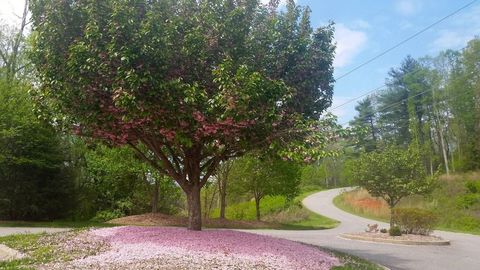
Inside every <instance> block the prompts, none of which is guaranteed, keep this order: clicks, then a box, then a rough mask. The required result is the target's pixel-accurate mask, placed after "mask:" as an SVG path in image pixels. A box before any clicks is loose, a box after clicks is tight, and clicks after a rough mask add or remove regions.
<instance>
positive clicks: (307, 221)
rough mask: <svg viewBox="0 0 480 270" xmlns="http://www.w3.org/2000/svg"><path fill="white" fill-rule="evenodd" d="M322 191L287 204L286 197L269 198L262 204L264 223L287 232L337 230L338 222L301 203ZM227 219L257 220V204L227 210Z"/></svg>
mask: <svg viewBox="0 0 480 270" xmlns="http://www.w3.org/2000/svg"><path fill="white" fill-rule="evenodd" d="M318 191H320V190H315V191H312V190H310V191H307V192H303V193H301V194H300V195H299V196H297V197H296V198H295V199H293V200H292V201H291V202H289V203H287V201H286V199H285V197H282V196H267V197H265V198H264V199H262V200H261V202H260V213H261V218H262V220H263V221H268V222H271V223H276V224H280V226H279V227H280V229H285V230H322V229H331V228H335V227H336V226H338V224H340V223H339V222H338V221H336V220H333V219H330V218H328V217H324V216H321V215H318V214H316V213H313V212H311V211H310V210H308V209H306V208H304V207H303V206H302V205H301V202H302V200H303V199H304V198H306V197H307V196H309V195H311V194H314V193H316V192H318ZM219 212H220V210H219V209H215V210H214V211H213V213H212V215H211V217H212V218H217V217H218V216H219ZM225 213H226V218H227V219H231V220H245V221H254V220H256V211H255V202H254V201H248V202H242V203H238V204H234V205H229V206H227V208H226V211H225Z"/></svg>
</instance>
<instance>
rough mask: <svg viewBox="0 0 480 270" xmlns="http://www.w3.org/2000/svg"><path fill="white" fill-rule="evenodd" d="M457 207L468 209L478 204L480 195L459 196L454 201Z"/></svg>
mask: <svg viewBox="0 0 480 270" xmlns="http://www.w3.org/2000/svg"><path fill="white" fill-rule="evenodd" d="M456 203H457V207H458V208H461V209H469V208H471V207H472V206H474V205H475V204H477V203H480V194H476V193H473V194H472V193H469V194H465V195H463V196H460V197H458V198H457V200H456Z"/></svg>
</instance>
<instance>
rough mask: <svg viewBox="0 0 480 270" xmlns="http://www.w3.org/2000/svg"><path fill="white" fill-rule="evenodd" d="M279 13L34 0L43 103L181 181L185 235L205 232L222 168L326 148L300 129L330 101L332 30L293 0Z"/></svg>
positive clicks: (199, 4) (138, 0)
mask: <svg viewBox="0 0 480 270" xmlns="http://www.w3.org/2000/svg"><path fill="white" fill-rule="evenodd" d="M277 6H278V1H272V2H271V4H270V7H267V6H264V5H261V4H259V1H231V0H202V1H190V0H181V1H172V0H162V1H147V0H108V1H73V0H67V1H65V0H36V1H33V0H32V5H31V11H32V18H33V31H34V34H33V37H34V41H33V47H34V48H33V50H32V60H33V62H34V64H35V65H36V70H37V73H38V74H39V79H40V80H41V83H42V85H41V89H40V94H39V97H40V98H39V100H40V102H46V100H48V102H47V103H48V104H49V105H50V107H53V108H58V109H59V111H60V113H61V114H62V115H67V116H68V117H69V119H68V120H69V121H70V122H69V123H71V125H73V126H74V127H75V129H76V130H77V132H78V133H79V134H82V135H83V136H93V137H97V138H102V139H104V140H105V141H107V142H109V143H111V144H113V145H124V144H128V145H130V146H131V147H132V148H133V149H135V150H136V151H137V152H138V154H140V155H142V156H143V158H144V159H145V161H146V162H148V163H150V165H151V166H153V167H155V168H156V169H157V170H158V171H159V172H160V173H161V174H166V175H169V176H170V177H172V178H173V179H175V181H176V182H177V183H178V185H179V186H180V187H181V188H182V189H183V191H184V192H185V193H186V194H187V198H188V212H189V224H188V228H189V229H192V230H200V229H201V207H200V189H201V188H202V187H203V186H204V185H205V183H207V181H208V179H209V177H210V176H211V175H212V174H213V173H214V172H215V170H216V168H217V166H218V164H219V163H220V162H222V161H225V160H228V159H230V158H232V157H235V156H241V155H243V154H244V153H245V152H246V151H248V150H252V149H264V148H267V147H280V146H284V145H285V144H287V143H289V142H291V141H292V140H297V141H298V142H305V143H308V144H312V143H313V141H312V140H313V139H315V141H317V142H318V143H320V145H321V144H325V140H324V138H323V137H322V135H321V134H320V135H319V134H318V133H315V134H314V135H313V137H312V139H310V140H305V136H308V135H309V134H310V133H308V132H306V131H305V128H304V127H307V125H306V124H305V121H306V120H311V119H314V120H316V119H318V117H319V116H320V115H321V114H322V112H324V110H325V109H326V108H327V107H328V106H329V105H330V104H331V96H332V89H333V87H332V83H333V77H332V73H333V66H332V62H333V52H334V48H335V47H334V45H333V42H332V39H333V28H332V26H331V25H329V26H326V27H321V28H319V29H317V30H315V31H314V30H313V29H312V28H311V26H310V23H309V10H308V8H301V7H299V6H297V5H296V4H295V2H294V1H293V0H290V1H288V3H287V7H286V10H285V11H284V12H280V13H278V12H277V11H276V10H277ZM142 145H143V146H142ZM299 147H300V146H299V144H298V143H297V144H295V148H294V149H297V151H296V154H298V152H299V151H298V149H299ZM301 149H304V150H305V151H307V150H308V149H309V148H307V147H305V148H301ZM302 152H303V151H302ZM311 153H312V154H322V153H323V152H322V151H318V150H311ZM150 154H151V155H150Z"/></svg>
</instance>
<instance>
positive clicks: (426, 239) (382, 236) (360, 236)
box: [340, 232, 449, 245]
mask: <svg viewBox="0 0 480 270" xmlns="http://www.w3.org/2000/svg"><path fill="white" fill-rule="evenodd" d="M340 237H342V238H347V239H351V240H362V241H372V242H382V243H392V244H403V245H448V244H449V241H447V240H444V239H442V238H441V237H438V236H433V235H416V234H402V235H401V236H390V235H389V234H388V233H368V232H361V233H345V234H341V235H340Z"/></svg>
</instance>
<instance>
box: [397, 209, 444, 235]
mask: <svg viewBox="0 0 480 270" xmlns="http://www.w3.org/2000/svg"><path fill="white" fill-rule="evenodd" d="M392 218H393V222H394V224H395V225H396V226H398V227H399V228H400V229H401V231H402V232H403V233H407V234H420V235H429V234H430V233H431V232H432V230H433V227H434V226H435V224H436V221H437V218H436V216H435V214H434V213H433V212H431V211H429V210H425V209H418V208H397V209H394V210H393V212H392Z"/></svg>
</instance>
